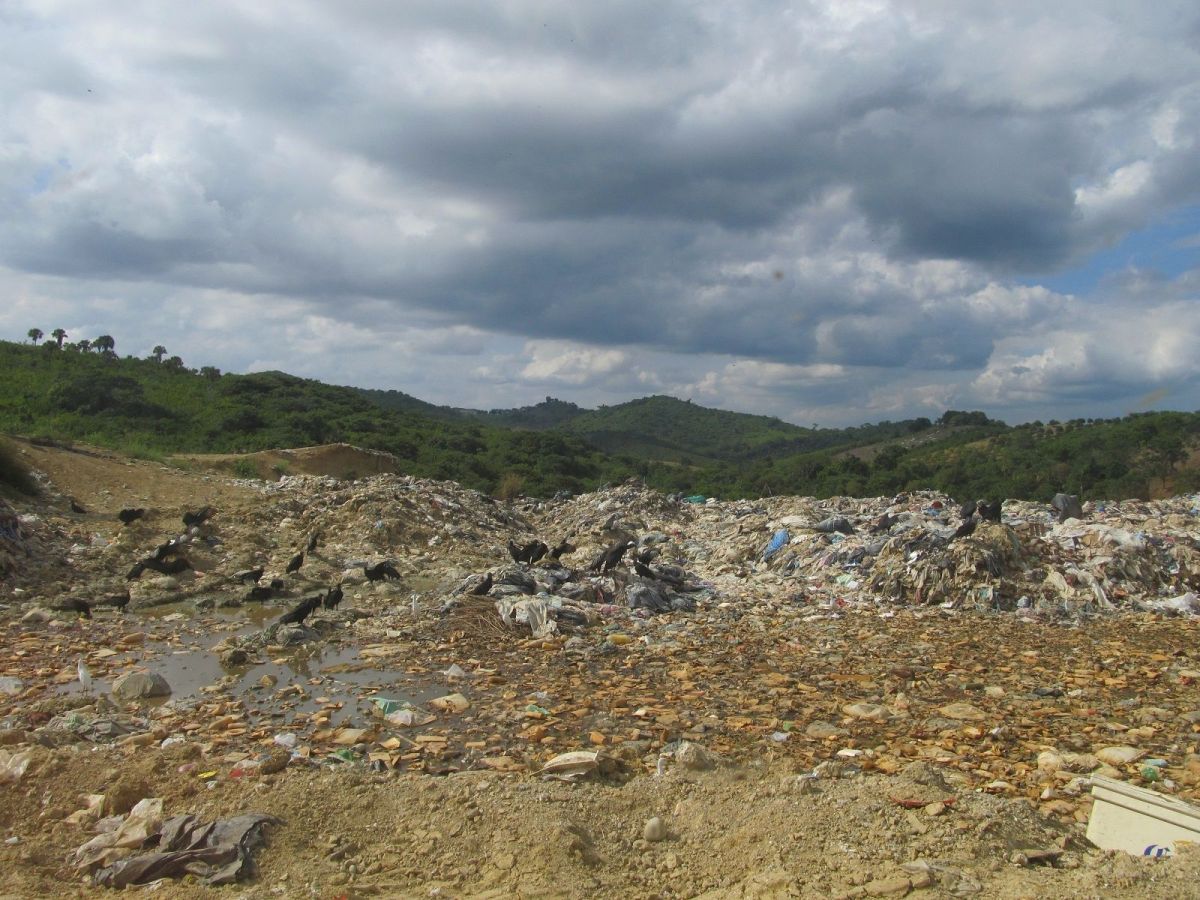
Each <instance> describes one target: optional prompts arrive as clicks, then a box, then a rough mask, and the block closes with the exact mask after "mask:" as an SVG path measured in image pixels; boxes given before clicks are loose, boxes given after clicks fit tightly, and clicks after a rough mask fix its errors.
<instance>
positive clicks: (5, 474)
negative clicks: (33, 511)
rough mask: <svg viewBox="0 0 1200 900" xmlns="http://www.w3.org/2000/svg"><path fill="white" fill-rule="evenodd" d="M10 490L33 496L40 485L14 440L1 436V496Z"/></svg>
mask: <svg viewBox="0 0 1200 900" xmlns="http://www.w3.org/2000/svg"><path fill="white" fill-rule="evenodd" d="M10 492H15V493H18V494H26V495H28V496H33V495H34V494H36V493H37V492H38V486H37V482H36V481H34V478H33V475H32V473H31V472H30V471H29V466H27V465H25V463H24V462H23V461H22V459H21V457H20V455H18V453H17V448H16V447H15V446H13V443H12V441H10V440H8V439H6V438H2V437H0V497H2V496H4V494H6V493H10Z"/></svg>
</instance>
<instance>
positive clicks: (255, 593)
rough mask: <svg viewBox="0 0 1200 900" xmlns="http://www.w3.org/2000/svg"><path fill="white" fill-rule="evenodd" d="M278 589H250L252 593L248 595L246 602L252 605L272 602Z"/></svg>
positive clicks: (272, 587) (266, 587)
mask: <svg viewBox="0 0 1200 900" xmlns="http://www.w3.org/2000/svg"><path fill="white" fill-rule="evenodd" d="M275 590H276V588H275V587H274V586H272V585H265V586H264V585H258V584H256V585H255V586H254V587H252V588H250V592H249V593H248V594H246V600H247V602H250V603H261V602H262V601H264V600H270V599H271V598H272V597H274V596H275Z"/></svg>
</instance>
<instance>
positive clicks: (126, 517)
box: [117, 508, 146, 525]
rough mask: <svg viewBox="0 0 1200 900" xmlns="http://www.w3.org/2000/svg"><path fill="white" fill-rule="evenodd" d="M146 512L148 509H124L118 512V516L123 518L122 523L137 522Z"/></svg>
mask: <svg viewBox="0 0 1200 900" xmlns="http://www.w3.org/2000/svg"><path fill="white" fill-rule="evenodd" d="M145 514H146V510H144V509H141V508H138V509H123V510H121V511H120V512H119V513H117V518H118V519H120V520H121V524H122V525H128V524H130V523H131V522H136V521H137V520H138V519H140V518H141V517H142V516H144V515H145Z"/></svg>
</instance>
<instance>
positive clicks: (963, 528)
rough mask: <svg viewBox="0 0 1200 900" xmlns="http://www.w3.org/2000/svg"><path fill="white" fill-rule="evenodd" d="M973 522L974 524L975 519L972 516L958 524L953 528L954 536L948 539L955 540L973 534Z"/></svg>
mask: <svg viewBox="0 0 1200 900" xmlns="http://www.w3.org/2000/svg"><path fill="white" fill-rule="evenodd" d="M975 524H976V520H975V518H974V517H972V518H970V519H967V521H965V522H963V523H962V524H961V525H959V526H958V528H957V529H955V531H954V536H953V537H952V538H950V540H952V541H957V540H958V539H959V538H964V537H967V536H968V535H971V534H974V533H975Z"/></svg>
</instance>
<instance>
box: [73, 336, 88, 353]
mask: <svg viewBox="0 0 1200 900" xmlns="http://www.w3.org/2000/svg"><path fill="white" fill-rule="evenodd" d="M75 349H76V350H78V351H79V352H80V353H87V352H88V351H89V350H91V349H92V342H91V341H89V340H88V339H87V338H84V339H83V340H82V341H79V342H78V343H76V344H75Z"/></svg>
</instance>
